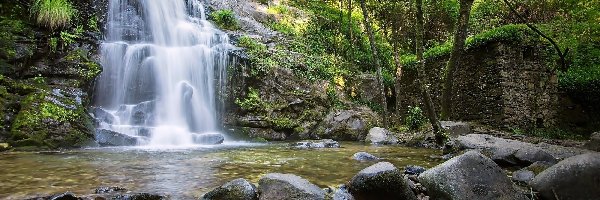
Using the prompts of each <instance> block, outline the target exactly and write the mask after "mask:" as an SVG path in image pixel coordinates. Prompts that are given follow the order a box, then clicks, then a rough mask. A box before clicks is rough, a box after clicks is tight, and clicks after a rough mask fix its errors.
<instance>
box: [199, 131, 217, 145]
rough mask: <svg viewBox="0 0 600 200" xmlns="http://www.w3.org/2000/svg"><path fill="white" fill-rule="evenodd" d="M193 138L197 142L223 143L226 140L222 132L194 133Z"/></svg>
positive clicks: (208, 143)
mask: <svg viewBox="0 0 600 200" xmlns="http://www.w3.org/2000/svg"><path fill="white" fill-rule="evenodd" d="M192 139H193V140H194V143H195V144H207V145H213V144H221V143H223V141H225V137H224V136H223V134H220V133H200V134H198V133H194V134H193V135H192Z"/></svg>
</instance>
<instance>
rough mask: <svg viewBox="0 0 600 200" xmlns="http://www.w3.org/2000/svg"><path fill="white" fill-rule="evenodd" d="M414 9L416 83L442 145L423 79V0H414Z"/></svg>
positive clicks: (436, 120) (441, 137)
mask: <svg viewBox="0 0 600 200" xmlns="http://www.w3.org/2000/svg"><path fill="white" fill-rule="evenodd" d="M415 4H416V9H417V34H416V37H417V39H416V46H417V61H418V62H419V63H418V66H417V79H416V81H417V85H419V86H420V89H421V96H422V97H423V101H424V102H423V103H424V104H425V108H426V110H427V118H428V119H429V123H431V126H432V127H433V133H434V135H435V142H436V144H437V145H440V146H441V145H443V144H444V141H445V139H446V137H445V135H444V132H443V130H442V126H441V124H440V121H438V119H437V115H436V111H435V107H434V106H433V101H432V100H431V96H430V95H429V91H428V89H427V80H426V79H425V77H424V75H425V60H424V59H423V52H424V51H425V47H424V46H423V42H424V41H423V40H424V37H423V34H424V33H425V28H424V25H423V24H424V22H423V0H416V1H415Z"/></svg>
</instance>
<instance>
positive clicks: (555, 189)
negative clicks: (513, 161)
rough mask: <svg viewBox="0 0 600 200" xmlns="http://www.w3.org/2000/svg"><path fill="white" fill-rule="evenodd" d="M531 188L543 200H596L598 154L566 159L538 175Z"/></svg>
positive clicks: (599, 169) (599, 191)
mask: <svg viewBox="0 0 600 200" xmlns="http://www.w3.org/2000/svg"><path fill="white" fill-rule="evenodd" d="M531 187H532V188H533V189H534V190H536V191H538V192H539V194H540V196H541V197H542V198H543V199H556V198H558V199H598V197H600V189H599V188H600V153H587V154H582V155H578V156H573V157H570V158H567V159H565V160H563V161H561V162H559V163H557V164H556V165H553V166H552V167H550V168H548V169H546V170H545V171H543V172H542V173H540V174H538V175H537V176H536V177H535V178H534V179H533V181H532V182H531Z"/></svg>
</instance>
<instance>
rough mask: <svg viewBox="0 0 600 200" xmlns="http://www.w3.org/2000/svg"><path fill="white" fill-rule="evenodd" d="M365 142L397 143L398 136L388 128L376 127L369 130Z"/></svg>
mask: <svg viewBox="0 0 600 200" xmlns="http://www.w3.org/2000/svg"><path fill="white" fill-rule="evenodd" d="M365 142H367V143H371V144H397V143H398V138H396V136H394V134H393V133H392V132H390V131H388V130H387V129H384V128H380V127H374V128H371V130H369V134H367V137H366V138H365Z"/></svg>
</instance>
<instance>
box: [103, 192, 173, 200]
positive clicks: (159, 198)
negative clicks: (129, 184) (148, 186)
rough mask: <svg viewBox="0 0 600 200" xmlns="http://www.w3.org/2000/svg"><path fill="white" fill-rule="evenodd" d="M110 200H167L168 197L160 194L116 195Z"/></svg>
mask: <svg viewBox="0 0 600 200" xmlns="http://www.w3.org/2000/svg"><path fill="white" fill-rule="evenodd" d="M112 199H116V200H168V199H169V197H167V196H166V195H162V194H150V193H135V194H125V195H118V196H116V197H114V198H112Z"/></svg>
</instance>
